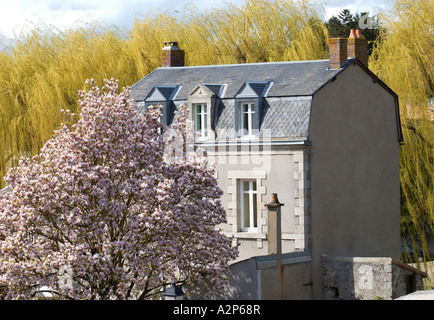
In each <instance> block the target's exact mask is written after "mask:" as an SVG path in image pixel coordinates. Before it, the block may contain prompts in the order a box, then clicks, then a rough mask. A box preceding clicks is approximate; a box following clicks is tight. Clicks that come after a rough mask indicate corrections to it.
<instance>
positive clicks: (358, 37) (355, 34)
mask: <svg viewBox="0 0 434 320" xmlns="http://www.w3.org/2000/svg"><path fill="white" fill-rule="evenodd" d="M329 55H330V58H329V59H330V60H329V61H330V62H329V68H330V69H339V68H340V67H341V66H342V65H343V64H344V63H345V62H346V61H347V59H350V58H356V57H357V58H358V59H359V60H360V61H361V62H363V64H364V65H365V66H368V40H366V39H365V38H364V37H363V35H362V30H360V29H351V31H350V36H349V38H348V39H345V38H330V39H329Z"/></svg>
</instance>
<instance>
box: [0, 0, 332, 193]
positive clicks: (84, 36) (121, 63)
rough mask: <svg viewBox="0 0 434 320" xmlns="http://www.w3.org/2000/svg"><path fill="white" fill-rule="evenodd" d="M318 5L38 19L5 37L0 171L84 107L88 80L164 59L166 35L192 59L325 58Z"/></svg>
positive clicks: (268, 3) (299, 1)
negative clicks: (126, 22) (64, 22)
mask: <svg viewBox="0 0 434 320" xmlns="http://www.w3.org/2000/svg"><path fill="white" fill-rule="evenodd" d="M321 10H322V7H321V6H318V5H317V4H316V3H314V2H309V1H306V0H292V1H291V0H258V1H251V0H246V1H245V2H243V3H241V4H239V5H234V4H230V3H228V4H225V5H223V6H222V7H221V8H216V9H212V10H209V11H205V12H201V11H198V10H197V9H194V8H193V7H188V8H186V10H185V12H184V14H183V15H182V16H180V17H174V16H172V15H170V14H168V13H161V14H156V15H153V14H148V15H146V16H142V17H139V16H138V17H137V18H136V20H135V23H134V26H133V28H132V30H121V29H119V28H116V27H115V26H106V25H101V24H98V23H95V22H87V23H85V22H83V23H80V24H77V25H75V26H73V27H72V28H70V29H68V30H58V29H55V28H53V27H52V26H45V25H36V26H35V27H34V28H33V29H30V30H24V31H22V32H21V33H19V34H18V35H17V36H16V38H15V39H12V41H11V43H10V44H9V45H8V44H7V43H6V42H5V40H4V39H3V42H2V43H0V45H1V46H0V47H1V48H3V49H2V51H0V65H1V66H2V67H1V69H0V176H1V177H3V176H4V174H5V172H6V170H7V169H8V168H9V167H11V166H14V165H16V164H17V163H18V160H19V158H20V157H21V156H22V155H28V156H31V155H33V154H35V153H37V152H38V151H39V149H40V148H41V147H42V145H43V144H44V143H45V141H47V140H48V138H49V137H50V136H51V134H52V133H53V131H54V130H55V129H56V128H57V127H58V126H59V125H60V123H61V122H62V121H63V119H62V113H61V112H60V110H61V109H68V110H70V111H71V112H72V113H75V114H78V113H79V110H78V108H79V106H78V105H77V102H76V101H77V91H78V90H80V89H83V88H82V85H83V83H84V82H85V80H86V79H88V78H95V79H100V80H101V79H105V78H107V79H110V78H112V77H113V78H116V79H119V85H121V86H130V85H132V84H134V83H135V82H136V81H138V80H139V79H141V78H142V77H144V76H145V75H146V74H148V73H149V72H151V71H152V70H154V69H155V68H157V67H159V66H161V48H162V43H163V41H167V40H178V41H179V42H180V45H181V46H182V48H183V49H184V50H185V51H186V53H187V55H186V64H187V65H205V64H222V63H243V62H264V61H277V60H299V59H303V60H305V59H323V58H326V57H327V45H326V43H327V41H326V39H327V31H326V28H325V26H324V25H323V24H322V23H321V20H320V16H321V14H322V11H321ZM0 41H2V39H1V38H0ZM0 187H4V181H3V179H0Z"/></svg>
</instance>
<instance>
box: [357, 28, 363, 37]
mask: <svg viewBox="0 0 434 320" xmlns="http://www.w3.org/2000/svg"><path fill="white" fill-rule="evenodd" d="M356 38H363V35H362V30H361V29H356Z"/></svg>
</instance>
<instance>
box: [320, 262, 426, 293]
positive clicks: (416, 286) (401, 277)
mask: <svg viewBox="0 0 434 320" xmlns="http://www.w3.org/2000/svg"><path fill="white" fill-rule="evenodd" d="M322 274H323V277H322V295H323V299H324V300H340V299H342V300H373V299H395V298H397V297H399V296H402V295H405V294H408V293H410V292H414V291H416V290H421V289H423V280H422V279H423V278H424V277H426V274H424V273H423V272H421V271H420V270H418V269H415V268H413V267H411V266H409V265H406V264H404V263H402V262H401V261H398V260H395V259H392V258H365V257H330V256H322Z"/></svg>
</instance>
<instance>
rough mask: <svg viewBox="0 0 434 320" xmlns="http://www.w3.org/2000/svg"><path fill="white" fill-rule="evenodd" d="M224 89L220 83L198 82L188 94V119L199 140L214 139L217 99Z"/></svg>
mask: <svg viewBox="0 0 434 320" xmlns="http://www.w3.org/2000/svg"><path fill="white" fill-rule="evenodd" d="M224 89H225V86H224V85H220V84H199V85H197V86H196V87H194V89H193V90H192V91H191V92H190V93H189V95H188V98H187V99H188V106H189V109H190V113H189V115H190V120H192V121H193V122H194V128H195V130H196V132H197V133H198V135H199V137H198V139H199V140H214V139H215V131H214V130H215V123H216V121H217V119H216V117H217V107H218V102H217V101H218V99H219V98H220V97H221V95H222V94H223V92H224Z"/></svg>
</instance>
